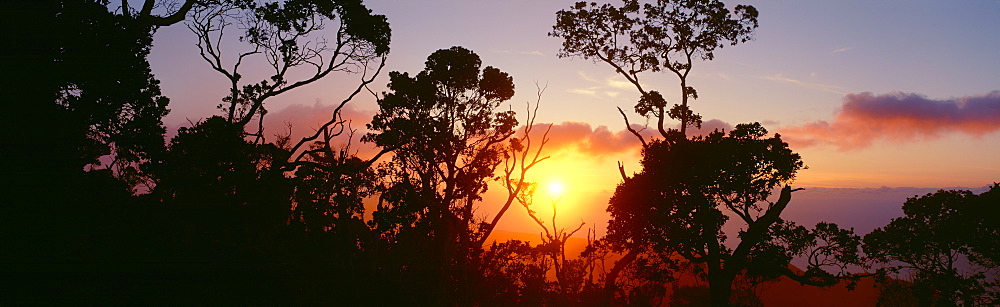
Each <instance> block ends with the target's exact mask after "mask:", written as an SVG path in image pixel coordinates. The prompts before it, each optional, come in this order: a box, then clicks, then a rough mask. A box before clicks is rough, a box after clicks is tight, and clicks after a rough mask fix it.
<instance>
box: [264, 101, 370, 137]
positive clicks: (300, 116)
mask: <svg viewBox="0 0 1000 307" xmlns="http://www.w3.org/2000/svg"><path fill="white" fill-rule="evenodd" d="M336 107H337V106H336V105H332V104H331V105H327V104H323V103H322V102H320V101H319V100H317V101H316V103H315V104H313V105H312V106H309V105H300V104H295V105H290V106H287V107H285V108H283V109H280V110H277V111H271V112H268V113H267V115H266V116H264V134H265V136H266V137H267V138H268V140H269V141H273V140H274V139H275V136H276V135H278V134H281V135H284V134H288V133H289V126H290V127H291V131H290V132H291V141H292V143H293V144H294V143H296V142H298V141H299V140H300V139H302V138H303V137H306V136H312V134H313V133H315V132H316V129H319V128H320V127H321V126H323V124H325V123H326V122H327V121H329V120H330V118H331V117H332V116H333V110H334V109H335V108H336ZM374 115H375V112H374V111H369V110H359V109H356V108H355V107H354V105H352V104H347V105H346V106H344V108H343V109H341V116H342V117H343V119H344V120H347V121H348V122H349V123H350V126H349V128H352V129H356V130H357V132H356V133H355V135H354V140H353V144H352V146H353V147H355V148H357V146H356V145H358V144H360V142H359V141H358V139H359V138H360V137H361V136H362V135H364V133H365V132H367V130H365V124H367V123H369V122H371V119H372V116H374ZM336 140H337V141H339V142H342V143H345V144H346V143H347V133H344V135H341V136H339V137H337V138H336Z"/></svg>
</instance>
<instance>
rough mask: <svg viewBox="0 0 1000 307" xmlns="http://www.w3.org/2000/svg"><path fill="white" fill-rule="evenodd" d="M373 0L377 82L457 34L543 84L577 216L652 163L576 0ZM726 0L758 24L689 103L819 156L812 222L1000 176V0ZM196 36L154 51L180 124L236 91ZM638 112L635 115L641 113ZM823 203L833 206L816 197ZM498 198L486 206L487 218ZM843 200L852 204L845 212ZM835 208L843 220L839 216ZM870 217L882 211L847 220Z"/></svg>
mask: <svg viewBox="0 0 1000 307" xmlns="http://www.w3.org/2000/svg"><path fill="white" fill-rule="evenodd" d="M365 3H366V5H368V6H369V8H371V9H372V10H373V11H374V12H375V13H377V14H383V15H386V16H387V18H388V20H389V23H390V25H391V27H392V45H391V53H390V55H389V60H388V64H387V68H386V70H385V71H384V72H383V75H382V77H380V79H379V80H378V81H376V82H375V86H374V87H373V90H375V91H376V92H378V91H381V90H384V88H385V84H386V83H387V81H388V77H387V74H386V73H387V72H388V71H405V72H410V73H416V72H418V71H420V70H421V69H422V68H423V63H424V61H425V59H426V57H427V56H428V55H429V54H430V53H432V52H434V51H435V50H438V49H443V48H448V47H451V46H463V47H466V48H468V49H471V50H473V51H475V52H476V53H478V54H479V56H480V57H481V58H482V61H483V66H495V67H497V68H499V69H501V70H503V71H506V72H508V73H509V74H510V75H511V76H512V77H513V78H514V82H515V85H516V90H517V94H516V95H515V96H514V98H513V99H512V100H511V104H512V107H513V109H514V110H515V111H521V110H524V106H525V103H526V102H528V101H532V102H533V101H534V100H535V94H536V90H535V83H536V82H537V83H539V84H541V85H547V88H546V90H545V93H544V95H543V96H542V99H541V107H540V109H539V117H538V122H539V123H553V124H554V126H553V130H552V134H551V135H550V136H551V138H552V141H551V143H550V144H549V147H548V148H547V152H548V154H549V155H550V156H551V157H552V158H551V160H549V161H546V162H544V163H543V164H542V165H540V166H539V167H538V168H537V169H535V170H534V171H533V176H535V180H536V181H538V182H540V183H541V184H542V186H543V187H545V188H544V189H542V192H541V193H542V194H540V195H539V196H540V198H543V199H550V198H551V197H549V196H547V195H546V194H545V193H548V188H547V187H549V186H550V185H551V184H552V183H553V182H558V183H561V184H562V185H563V187H564V188H563V189H564V191H563V193H562V196H561V197H562V198H561V200H560V215H561V217H562V218H560V221H561V222H560V223H563V224H564V226H566V227H570V226H575V224H573V223H579V221H580V220H581V219H582V220H584V221H586V222H587V223H588V225H596V227H598V228H599V227H602V226H601V225H603V223H605V222H606V220H607V218H606V215H605V214H604V208H605V207H606V204H607V199H608V197H609V196H610V193H611V191H613V190H614V187H615V185H616V184H617V183H618V182H619V181H620V180H621V178H620V176H619V175H618V170H617V164H616V162H617V161H625V165H626V170H627V171H628V172H637V171H639V170H638V169H637V168H638V166H637V163H636V161H637V160H638V146H639V144H638V143H637V142H636V141H635V139H634V138H633V137H632V136H631V135H629V134H627V132H624V131H623V130H624V123H623V121H622V119H621V116H620V115H619V114H618V113H617V110H615V107H622V108H623V109H625V110H626V111H629V110H631V108H632V106H633V105H634V104H635V101H636V100H637V99H638V93H637V91H636V90H635V89H634V88H633V87H631V85H629V84H627V83H625V82H624V79H622V78H620V77H618V76H617V75H616V74H615V73H614V71H613V70H612V69H611V68H610V67H609V66H607V65H605V64H601V63H593V62H591V61H588V60H583V59H568V58H563V59H560V58H557V57H556V53H557V51H558V49H559V46H560V43H561V41H560V39H558V38H553V37H548V36H547V35H546V33H548V32H549V31H551V29H552V25H553V24H554V23H555V12H556V11H558V10H560V9H566V8H569V7H570V6H571V5H572V4H573V3H574V1H528V0H510V1H478V0H477V1H385V0H383V1H370V0H369V1H365ZM727 4H729V5H730V6H732V5H736V4H750V5H754V6H755V7H756V8H757V9H758V10H759V11H760V16H759V22H760V26H759V28H757V30H756V33H755V35H754V37H755V39H754V40H752V41H750V42H747V43H745V44H741V45H737V46H727V47H725V48H724V49H722V50H721V51H719V52H717V53H716V59H715V60H714V61H712V62H698V63H695V65H694V68H693V70H692V77H691V78H690V80H689V83H690V84H691V85H693V86H694V87H695V88H696V89H697V90H698V93H699V96H700V97H699V99H698V100H696V101H695V102H694V103H693V104H692V108H693V109H694V111H696V112H699V113H701V115H702V116H703V117H704V118H705V120H706V128H716V127H721V128H728V127H731V126H733V125H735V124H738V123H745V122H753V121H758V122H761V123H763V124H764V125H765V127H766V128H767V129H768V130H770V131H771V132H778V133H781V134H782V136H783V137H784V138H785V139H786V140H788V141H789V143H790V144H791V146H792V149H794V150H796V151H797V152H799V153H801V154H802V156H803V159H804V161H805V163H806V165H808V166H809V169H806V170H803V171H801V172H800V173H799V176H798V178H797V180H796V181H795V182H794V183H793V184H794V185H795V186H800V187H806V188H818V189H812V190H810V189H807V190H806V191H803V192H799V194H796V195H800V194H802V193H814V194H802V195H803V196H804V197H802V199H803V200H808V199H814V201H812V202H809V201H800V203H802V204H801V205H793V206H799V208H806V209H792V208H791V207H790V209H789V212H788V214H791V215H793V216H796V217H798V218H799V219H801V220H802V221H800V222H802V223H815V222H816V221H818V220H823V219H834V222H839V223H842V224H848V226H853V227H858V228H859V229H858V230H859V231H867V230H870V228H871V227H874V226H878V225H881V224H884V223H885V222H887V221H888V218H890V217H892V216H894V215H898V214H899V213H900V212H901V211H899V206H900V205H901V204H902V201H904V200H905V198H906V197H909V196H913V195H914V194H916V193H927V192H928V191H933V190H934V189H937V188H947V187H968V188H978V187H982V186H985V185H987V184H991V183H993V182H996V181H1000V158H998V157H1000V131H998V130H1000V19H998V18H997V17H996V16H1000V1H995V0H994V1H954V2H952V1H874V2H873V1H731V2H727ZM233 36H235V34H233ZM194 42H195V37H194V35H193V34H191V33H190V31H189V30H188V29H187V28H185V27H184V26H183V25H174V26H171V27H167V28H163V29H160V30H159V31H158V32H157V34H156V37H155V40H154V48H153V51H152V54H151V55H150V62H151V63H152V65H153V67H152V68H153V72H154V73H155V74H156V76H157V77H158V78H159V79H160V80H161V81H162V88H163V91H164V94H165V95H166V96H168V97H170V98H171V105H170V106H171V109H172V112H171V114H170V115H169V116H168V117H167V118H166V119H165V122H166V124H167V125H168V126H169V127H170V129H173V130H175V129H176V128H178V127H182V126H188V125H189V123H188V122H189V120H190V121H197V120H199V119H204V118H207V117H209V116H211V115H216V114H219V111H217V110H216V109H215V106H216V105H217V104H218V103H219V102H220V99H221V98H222V97H224V96H225V95H226V92H227V83H226V80H225V79H224V78H223V77H222V76H221V75H219V74H218V73H216V72H214V71H212V70H211V69H210V68H209V66H208V65H207V64H206V63H205V62H204V61H203V60H202V59H201V58H200V57H199V56H198V54H197V48H196V47H195V45H194ZM238 48H239V46H237V45H232V48H231V49H228V50H233V52H235V51H236V50H239V49H238ZM257 60H258V61H260V60H261V59H257ZM263 77H266V76H264V75H260V76H258V78H263ZM642 78H643V79H642V82H643V83H644V84H645V85H646V86H647V87H648V88H652V89H656V90H660V91H661V92H666V93H667V94H668V95H667V96H666V98H667V100H668V101H673V100H675V99H676V98H677V97H678V95H677V92H678V91H677V82H676V79H674V78H672V77H671V76H670V75H667V74H651V73H648V74H646V75H645V76H643V77H642ZM357 83H358V76H357V75H346V74H341V75H332V76H331V77H328V78H327V79H326V80H323V81H321V82H318V83H316V84H313V85H310V86H309V87H306V88H302V89H299V90H296V91H293V92H290V93H288V94H285V95H282V96H281V97H279V98H277V99H275V100H274V101H273V102H272V103H271V104H270V105H269V106H268V109H269V110H270V111H271V113H270V114H269V115H268V117H269V118H268V119H267V122H268V127H273V129H274V130H270V131H271V132H274V133H277V132H280V131H277V129H280V127H281V126H282V124H281V123H282V122H285V121H288V122H291V123H292V124H293V125H294V128H295V130H294V131H295V133H296V134H298V136H301V135H302V134H305V133H307V132H311V131H312V130H311V129H312V128H315V127H317V126H318V125H319V123H322V122H324V121H326V119H327V118H328V117H329V112H330V110H331V107H332V106H333V105H334V104H335V103H338V102H339V101H340V100H341V99H343V98H344V97H345V95H346V93H347V92H348V91H349V90H352V89H353V87H354V86H356V84H357ZM349 108H350V110H348V112H347V113H346V114H345V115H347V116H349V117H351V118H353V119H355V122H354V125H353V126H354V127H355V128H359V129H363V128H364V123H366V122H367V121H368V119H370V117H371V115H372V114H374V111H375V110H376V108H377V107H376V104H375V98H374V97H371V96H370V95H369V96H364V97H360V98H358V99H356V100H355V101H352V102H351V103H350V104H349ZM628 115H629V118H630V120H631V121H632V122H633V123H636V122H638V123H643V122H644V120H643V119H642V118H641V117H639V116H638V115H636V114H634V113H629V114H628ZM880 187H890V188H882V189H879V188H880ZM911 187H916V188H927V189H914V188H911ZM878 191H882V193H881V194H880V193H878ZM498 192H499V191H491V192H490V195H496V194H497V193H498ZM816 193H819V194H816ZM822 193H832V194H829V195H832V196H829V197H819V195H826V194H822ZM838 193H839V194H838ZM865 193H867V194H865ZM864 195H868V198H865V197H864ZM838 197H840V198H838ZM489 199H491V197H487V200H489ZM493 199H495V198H493ZM836 199H845V201H844V202H843V203H837V202H835V201H833V200H836ZM795 202H796V201H795V200H793V203H795ZM820 203H824V204H826V206H827V207H824V208H820V207H816V208H815V209H808V208H811V207H810V206H819V204H820ZM859 204H862V205H859ZM864 204H871V206H867V205H864ZM838 205H840V206H845V207H843V208H840V209H837V207H836V206H838ZM876 205H878V206H880V207H877V208H876V207H872V206H876ZM830 206H833V207H830ZM866 206H867V207H866ZM491 208H492V207H491V205H487V206H485V207H484V208H483V212H481V213H480V214H482V215H491V214H492V213H491V212H490V210H491ZM563 208H575V209H563ZM845 208H846V209H849V211H850V210H853V211H850V213H843V211H844V210H845ZM865 210H873V212H878V213H877V214H869V213H868V211H865ZM539 211H542V210H539ZM838 211H841V213H840V214H841V215H843V217H840V218H842V219H844V221H838V220H836V219H838V217H837V216H838V215H836V214H835V213H833V212H838ZM821 212H825V213H821ZM810 213H812V215H810ZM827 213H829V214H832V215H823V214H827ZM543 214H544V212H543ZM796 214H798V215H796ZM852 214H853V215H852ZM524 215H525V214H524V212H523V209H521V208H514V210H513V211H512V212H510V213H508V216H507V217H505V221H504V225H502V226H506V228H507V229H513V230H521V231H526V232H531V231H534V230H533V229H531V228H529V229H527V230H525V228H524V227H525V226H524V223H528V222H529V221H530V220H527V218H526V217H524ZM862 215H874V216H876V217H875V218H874V220H873V221H870V222H865V221H861V220H850V217H852V216H853V217H859V216H862ZM866 218H867V219H872V217H871V216H868V217H866ZM813 220H815V221H813ZM851 223H854V224H851ZM571 224H573V225H571ZM561 226H563V225H561ZM598 232H599V233H600V232H603V230H599V231H598Z"/></svg>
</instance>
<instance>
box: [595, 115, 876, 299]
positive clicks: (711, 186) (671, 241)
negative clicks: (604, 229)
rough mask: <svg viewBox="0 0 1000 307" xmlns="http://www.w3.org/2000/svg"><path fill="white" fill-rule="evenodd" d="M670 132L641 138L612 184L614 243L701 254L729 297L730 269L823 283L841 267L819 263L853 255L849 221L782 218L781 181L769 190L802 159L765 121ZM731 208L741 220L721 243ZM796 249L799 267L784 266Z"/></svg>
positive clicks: (847, 260) (693, 256) (716, 289)
mask: <svg viewBox="0 0 1000 307" xmlns="http://www.w3.org/2000/svg"><path fill="white" fill-rule="evenodd" d="M671 136H672V138H667V139H665V140H662V141H661V140H655V141H653V142H651V143H649V145H648V146H646V147H644V149H643V159H642V166H643V169H642V171H641V172H640V173H638V174H635V175H634V176H632V177H631V178H627V179H626V180H625V182H623V183H622V184H620V185H619V186H618V188H617V189H616V190H615V194H614V195H613V196H612V198H611V200H610V201H609V204H610V205H609V206H608V211H609V212H610V213H611V217H612V220H611V221H610V222H609V225H608V235H607V237H605V240H606V241H607V242H608V243H609V244H611V245H612V246H617V248H619V249H621V250H637V249H639V248H640V247H642V246H650V247H652V248H653V249H654V250H655V251H656V252H659V253H664V254H673V253H676V254H678V255H680V256H682V257H684V258H685V259H687V260H688V261H691V262H693V263H701V264H704V265H705V266H706V272H705V277H706V278H707V280H708V282H709V287H710V290H712V294H713V295H712V296H713V297H716V298H718V297H729V294H730V291H729V290H730V287H731V284H732V281H733V279H734V278H735V277H736V276H737V275H739V274H749V275H753V276H760V277H764V278H765V279H770V278H775V277H777V276H779V275H786V276H789V277H792V278H793V279H796V280H798V281H800V282H803V283H809V284H816V285H831V284H835V283H836V282H837V280H836V279H835V277H845V276H844V275H838V276H835V275H832V274H830V273H826V272H825V271H824V270H822V268H823V267H829V266H840V267H841V268H842V269H843V268H845V267H846V266H847V265H850V264H855V265H857V264H860V261H861V260H860V259H859V258H858V256H857V248H858V244H860V239H859V238H858V237H857V236H856V235H854V234H853V231H851V230H844V229H840V228H838V227H837V226H836V225H833V224H827V223H820V224H818V225H817V227H816V229H815V230H808V229H805V228H804V227H801V226H797V225H795V224H794V223H791V222H786V221H782V220H781V218H780V214H781V212H782V211H783V210H784V209H785V207H786V206H787V205H788V203H789V201H790V199H791V193H792V189H791V188H790V187H788V186H785V187H784V188H782V189H781V194H780V197H779V198H778V199H777V200H776V201H769V197H770V196H771V193H772V191H775V190H776V189H777V188H778V187H779V186H780V185H782V184H786V183H787V182H789V181H790V180H792V179H793V178H794V176H795V173H796V172H797V171H798V170H799V169H801V168H802V167H803V164H802V161H801V159H800V158H799V155H798V154H796V153H794V152H792V151H791V150H790V149H789V148H788V144H787V143H785V142H783V141H782V140H781V137H780V136H779V135H775V136H774V137H766V136H767V131H766V130H765V129H764V128H763V127H761V126H760V124H757V123H754V124H741V125H737V127H736V129H734V130H733V131H730V132H729V133H728V134H724V133H722V132H719V131H716V132H713V133H710V134H709V135H707V136H705V137H695V138H692V139H686V138H684V137H683V136H682V135H680V134H679V133H675V134H672V135H671ZM730 218H735V219H737V222H739V223H740V224H742V225H744V226H743V227H741V230H740V232H739V233H738V234H737V235H738V236H737V237H738V239H739V241H738V244H737V245H736V247H735V248H731V247H730V246H731V245H729V244H726V242H727V239H728V238H729V237H730V236H731V235H732V234H727V233H725V232H724V231H723V225H724V224H725V223H726V222H727V221H728V220H729V219H730ZM795 256H807V257H808V258H809V265H810V267H809V268H808V269H807V271H806V272H805V274H802V275H799V274H795V273H794V272H791V271H790V270H789V269H788V264H789V262H790V261H791V259H792V258H793V257H795ZM831 278H832V279H831ZM713 303H714V304H725V302H724V301H723V302H718V301H715V302H713Z"/></svg>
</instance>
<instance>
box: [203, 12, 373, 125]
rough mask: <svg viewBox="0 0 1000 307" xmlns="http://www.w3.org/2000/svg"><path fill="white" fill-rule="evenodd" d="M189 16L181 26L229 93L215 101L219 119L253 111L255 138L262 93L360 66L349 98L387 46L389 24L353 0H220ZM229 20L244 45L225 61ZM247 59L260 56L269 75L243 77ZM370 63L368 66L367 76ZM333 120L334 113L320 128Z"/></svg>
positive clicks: (245, 117) (245, 116)
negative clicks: (222, 78)
mask: <svg viewBox="0 0 1000 307" xmlns="http://www.w3.org/2000/svg"><path fill="white" fill-rule="evenodd" d="M191 15H192V18H191V21H190V22H189V23H188V24H187V26H188V28H189V29H191V31H192V32H194V33H195V35H197V36H198V44H197V46H198V49H199V51H200V54H201V57H202V58H203V59H204V60H205V61H206V62H207V63H208V64H209V65H210V66H211V67H212V69H213V70H215V71H217V72H219V73H220V74H222V75H223V76H225V77H226V79H228V81H229V83H230V88H229V95H228V96H226V97H225V98H223V103H222V104H219V106H218V107H219V108H220V109H221V110H223V111H224V112H225V114H226V115H225V118H226V120H228V121H230V122H233V123H237V124H239V125H240V126H247V125H248V124H249V123H250V122H251V121H253V119H254V118H256V119H257V121H258V127H257V132H256V133H254V134H253V135H255V136H256V137H257V140H258V141H260V140H261V139H262V138H264V134H263V131H262V130H263V126H262V123H263V117H264V115H265V114H266V113H267V109H266V106H265V102H266V101H267V100H269V99H271V98H273V97H275V96H278V95H280V94H282V93H285V92H288V91H291V90H294V89H296V88H299V87H302V86H305V85H308V84H311V83H313V82H316V81H317V80H320V79H322V78H325V77H326V76H328V75H330V74H331V73H335V72H337V73H362V78H361V79H362V82H361V86H359V87H358V90H356V91H355V92H354V93H353V94H351V95H350V97H352V98H353V97H354V95H356V94H357V93H358V92H360V90H361V89H362V88H364V86H365V85H368V84H369V83H371V82H372V81H373V80H374V77H375V75H378V72H379V71H380V70H381V68H382V67H383V66H384V65H385V57H386V55H387V54H388V52H389V41H390V36H391V32H390V29H389V23H388V22H387V21H386V18H385V16H383V15H377V14H372V12H371V10H369V9H368V8H367V7H365V6H364V4H362V3H361V1H360V0H350V1H333V0H292V1H283V2H262V3H258V2H254V1H231V2H230V1H225V2H222V3H220V4H219V5H213V6H204V7H198V8H195V9H194V10H192V13H191ZM328 23H330V24H332V25H333V29H332V30H333V32H332V34H333V35H332V36H333V37H329V38H328V37H326V36H325V35H324V34H325V33H328V32H327V31H325V30H327V27H328V26H330V25H328ZM234 24H235V25H236V26H238V27H239V28H240V29H241V30H243V33H242V34H241V35H240V36H239V41H240V42H242V43H244V44H245V46H244V48H243V50H242V51H240V53H239V54H236V55H235V62H234V63H233V64H230V65H227V64H224V62H225V61H226V60H227V59H224V58H225V57H224V54H223V52H222V45H224V44H226V41H224V40H223V38H224V35H225V34H226V31H227V30H226V29H227V27H231V26H233V25H234ZM254 58H262V59H263V60H264V62H266V65H267V66H268V67H269V68H270V72H269V74H270V76H267V77H266V78H265V79H264V80H260V81H252V82H250V83H244V80H245V78H246V77H248V76H247V75H244V73H245V72H242V71H241V70H240V68H241V66H242V65H243V64H245V62H244V61H250V60H252V59H254ZM376 63H377V64H376ZM372 66H374V67H376V68H375V73H374V74H373V75H372V76H367V73H368V71H369V69H371V68H372ZM348 100H350V98H349V99H348ZM345 103H346V101H345ZM341 106H342V105H341ZM337 110H338V111H339V110H340V109H339V108H338V109H337ZM337 119H338V118H337V114H334V115H333V117H332V118H331V123H328V124H327V125H326V126H324V128H327V126H329V125H333V124H334V122H336V120H337ZM314 138H315V137H314Z"/></svg>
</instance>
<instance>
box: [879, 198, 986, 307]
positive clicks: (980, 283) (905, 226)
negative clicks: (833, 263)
mask: <svg viewBox="0 0 1000 307" xmlns="http://www.w3.org/2000/svg"><path fill="white" fill-rule="evenodd" d="M998 203H1000V186H998V185H994V186H992V187H991V188H990V190H989V191H987V192H984V193H982V194H979V195H976V194H973V193H972V192H970V191H958V190H949V191H946V190H942V191H938V192H937V193H932V194H927V195H924V196H921V197H913V198H910V199H908V200H907V201H906V203H904V204H903V213H905V214H906V216H904V217H899V218H895V219H893V220H892V221H891V222H889V224H888V225H886V226H884V227H881V228H878V229H875V230H873V231H872V232H871V233H869V234H868V235H866V236H865V238H864V250H865V253H866V254H868V256H869V257H870V258H871V259H872V260H874V261H877V262H880V263H883V264H885V265H886V268H885V269H887V270H888V271H889V272H890V273H892V272H896V273H901V272H906V273H910V274H911V275H910V276H911V277H912V279H913V281H912V282H913V285H912V286H911V287H912V288H913V290H914V294H915V295H916V296H917V299H918V300H920V302H921V304H934V305H937V304H945V305H951V304H959V305H969V306H973V305H990V304H996V303H998V302H1000V292H998V287H1000V283H998V281H997V279H996V275H995V270H996V268H997V264H998V263H1000V257H998V254H997V253H996V250H997V247H996V246H997V243H998V242H997V240H998V239H997V237H998V236H1000V228H998V225H1000V223H998V221H1000V215H998V214H997V213H996V210H995V208H992V207H994V206H995V205H996V204H998ZM897 263H900V264H898V265H897Z"/></svg>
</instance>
